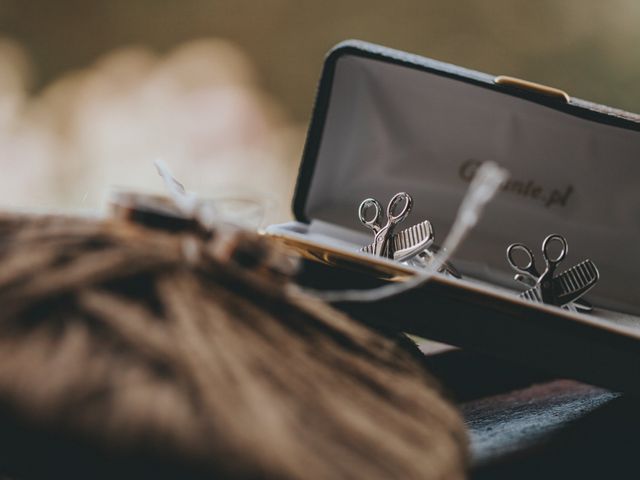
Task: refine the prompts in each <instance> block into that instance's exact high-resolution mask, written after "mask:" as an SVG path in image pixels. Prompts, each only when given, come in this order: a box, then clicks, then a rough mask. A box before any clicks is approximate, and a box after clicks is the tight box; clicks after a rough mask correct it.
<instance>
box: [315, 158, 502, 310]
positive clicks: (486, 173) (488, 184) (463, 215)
mask: <svg viewBox="0 0 640 480" xmlns="http://www.w3.org/2000/svg"><path fill="white" fill-rule="evenodd" d="M507 177H508V174H507V171H506V170H504V169H503V168H500V167H499V166H498V165H497V164H495V163H493V162H485V163H483V164H482V166H481V167H480V168H479V169H478V171H477V173H476V175H475V177H474V178H473V180H472V182H471V184H470V185H469V189H468V190H467V194H466V195H465V197H464V198H463V199H462V203H461V204H460V208H459V209H458V213H457V215H456V219H455V221H454V223H453V226H452V227H451V230H450V231H449V234H448V235H447V238H446V239H445V241H444V244H443V245H442V248H441V249H440V250H439V251H438V253H436V254H435V255H434V257H433V258H432V260H431V261H430V262H429V263H428V264H427V266H426V267H425V268H423V269H420V272H417V273H416V275H415V276H413V277H411V278H410V279H409V280H407V281H404V282H400V283H391V284H388V285H384V286H382V287H378V288H374V289H370V290H333V291H322V290H311V289H304V291H305V292H307V293H309V294H311V295H313V296H316V297H319V298H321V299H322V300H324V301H326V302H374V301H378V300H382V299H385V298H389V297H392V296H395V295H398V294H400V293H402V292H406V291H408V290H411V289H413V288H416V287H418V286H420V285H422V284H424V283H426V282H428V281H429V280H430V279H431V278H432V277H433V274H434V273H435V272H437V271H438V270H439V269H440V268H441V267H442V266H443V265H444V264H445V262H447V261H448V260H449V258H451V256H452V255H453V253H454V252H455V251H456V250H457V248H458V247H459V246H460V244H461V243H462V241H463V240H464V239H465V237H466V236H467V235H468V234H469V232H470V231H471V230H472V229H473V228H474V227H475V225H476V224H477V223H478V220H479V219H480V216H481V215H482V212H483V210H484V208H485V207H486V205H487V203H488V202H489V201H490V200H491V199H492V198H493V197H494V195H495V194H496V193H497V192H498V189H499V188H500V185H501V184H502V182H504V181H505V180H506V179H507Z"/></svg>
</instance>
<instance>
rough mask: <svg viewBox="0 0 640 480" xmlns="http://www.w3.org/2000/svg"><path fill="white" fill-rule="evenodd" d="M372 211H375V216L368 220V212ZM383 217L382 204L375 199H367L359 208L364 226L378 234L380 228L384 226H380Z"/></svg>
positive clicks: (359, 216)
mask: <svg viewBox="0 0 640 480" xmlns="http://www.w3.org/2000/svg"><path fill="white" fill-rule="evenodd" d="M371 209H373V213H374V215H373V217H372V218H370V219H368V218H367V212H368V211H369V210H371ZM381 217H382V206H381V205H380V202H378V201H377V200H376V199H375V198H366V199H364V200H363V201H362V203H361V204H360V207H359V208H358V218H359V219H360V222H361V223H362V224H363V225H364V226H366V227H369V228H370V229H371V230H373V231H374V232H376V233H377V232H378V231H379V230H380V228H382V225H381V224H380V218H381Z"/></svg>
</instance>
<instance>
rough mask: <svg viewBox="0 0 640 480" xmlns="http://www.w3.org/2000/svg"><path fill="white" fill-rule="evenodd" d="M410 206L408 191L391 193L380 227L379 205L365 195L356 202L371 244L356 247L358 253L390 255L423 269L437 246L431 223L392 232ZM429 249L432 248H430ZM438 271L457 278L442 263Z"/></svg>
mask: <svg viewBox="0 0 640 480" xmlns="http://www.w3.org/2000/svg"><path fill="white" fill-rule="evenodd" d="M400 204H404V207H403V208H402V210H401V211H400V212H399V213H397V214H394V211H395V209H396V208H398V205H400ZM412 205H413V199H412V198H411V196H410V195H409V194H408V193H405V192H400V193H397V194H396V195H394V196H393V198H392V199H391V201H390V202H389V206H388V208H387V224H386V225H385V226H382V222H381V219H382V206H381V205H380V203H379V202H378V201H377V200H375V199H374V198H367V199H366V200H364V201H363V202H362V203H361V204H360V208H359V209H358V217H359V218H360V222H361V223H362V224H363V225H365V226H366V227H368V228H370V229H371V230H373V232H374V240H373V243H371V244H369V245H366V246H364V247H362V248H361V249H360V251H361V252H364V253H369V254H372V255H378V256H383V257H386V258H391V259H393V260H396V261H398V262H402V263H405V264H407V265H411V266H413V267H418V268H424V267H426V266H428V264H429V262H430V261H431V259H432V258H433V255H434V252H437V251H438V249H439V247H438V246H436V245H433V239H434V235H433V228H432V226H431V222H429V221H428V220H424V221H422V222H420V223H418V224H416V225H414V226H412V227H409V228H405V229H404V230H402V231H400V232H398V233H395V234H394V233H393V228H394V226H395V225H397V224H398V223H400V222H401V221H402V220H404V219H405V218H406V216H407V215H408V214H409V211H410V210H411V207H412ZM369 209H373V210H374V214H375V215H374V217H373V218H372V219H368V218H367V216H366V214H367V210H369ZM432 250H433V251H432ZM439 271H440V272H441V273H444V274H447V275H450V276H453V277H455V278H461V276H460V273H458V271H457V270H456V269H455V268H454V267H453V265H451V264H450V263H449V262H446V263H445V264H444V265H443V266H442V268H441V269H440V270H439Z"/></svg>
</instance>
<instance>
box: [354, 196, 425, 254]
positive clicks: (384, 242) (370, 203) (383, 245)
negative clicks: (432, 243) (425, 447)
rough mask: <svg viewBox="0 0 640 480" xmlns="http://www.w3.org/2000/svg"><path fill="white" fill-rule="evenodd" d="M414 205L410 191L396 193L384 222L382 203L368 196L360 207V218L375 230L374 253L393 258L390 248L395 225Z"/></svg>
mask: <svg viewBox="0 0 640 480" xmlns="http://www.w3.org/2000/svg"><path fill="white" fill-rule="evenodd" d="M401 205H402V208H400V211H399V212H398V213H395V212H396V210H397V209H398V208H399V207H400V206H401ZM412 206H413V199H412V198H411V196H410V195H409V194H408V193H405V192H400V193H396V194H395V195H394V196H393V197H392V198H391V200H390V201H389V205H388V206H387V222H386V223H385V224H384V225H383V224H382V215H383V213H382V205H380V202H378V201H377V200H376V199H375V198H367V199H365V200H364V201H363V202H362V203H361V204H360V208H359V209H358V218H359V219H360V222H361V223H362V224H363V225H364V226H366V227H367V228H370V229H371V230H372V231H373V234H374V237H373V252H371V253H373V254H374V255H378V256H381V257H387V258H393V252H392V251H391V248H390V239H391V237H392V235H393V230H394V228H395V226H396V225H397V224H398V223H400V222H402V221H403V220H404V219H405V218H407V215H409V212H410V211H411V207H412ZM371 208H373V210H374V216H373V217H372V218H371V219H368V218H367V211H368V210H370V209H371Z"/></svg>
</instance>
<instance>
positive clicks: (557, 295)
mask: <svg viewBox="0 0 640 480" xmlns="http://www.w3.org/2000/svg"><path fill="white" fill-rule="evenodd" d="M552 242H556V243H558V244H560V252H559V253H558V254H557V255H556V256H555V257H554V256H553V255H552V254H551V253H550V252H549V246H550V245H551V243H552ZM567 251H568V245H567V240H566V239H565V238H564V237H563V236H562V235H558V234H552V235H549V236H547V238H545V239H544V241H543V242H542V255H543V257H544V260H545V269H544V271H543V272H542V274H541V273H540V272H539V270H538V269H537V268H536V265H535V259H534V256H533V252H532V251H531V250H530V249H529V247H527V246H526V245H524V244H522V243H513V244H511V245H509V247H508V248H507V261H508V262H509V264H510V265H511V268H513V269H514V270H515V271H516V272H517V274H516V275H515V277H514V279H515V280H517V281H519V282H521V283H524V284H525V285H527V286H529V287H530V288H529V289H528V290H526V291H524V292H523V293H521V294H520V297H521V298H524V299H526V300H531V301H534V302H542V303H547V304H549V305H555V306H557V307H563V308H566V309H568V310H572V311H577V310H582V311H590V310H591V306H590V305H589V304H588V303H587V302H585V301H584V300H581V297H582V296H583V295H584V294H585V293H587V291H589V290H591V288H593V286H594V285H595V284H596V283H597V281H598V279H599V278H600V273H599V272H598V269H597V268H596V266H595V264H594V263H593V262H592V261H591V260H585V261H583V262H581V263H579V264H578V265H575V266H573V267H571V268H570V269H568V270H566V271H564V272H562V273H561V274H559V275H555V273H556V270H557V267H558V264H559V263H560V262H561V261H562V260H564V258H565V257H566V256H567ZM516 252H521V253H523V254H524V257H525V260H526V263H525V264H524V265H522V264H519V263H518V261H517V260H516V258H515V256H514V254H515V253H516Z"/></svg>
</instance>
